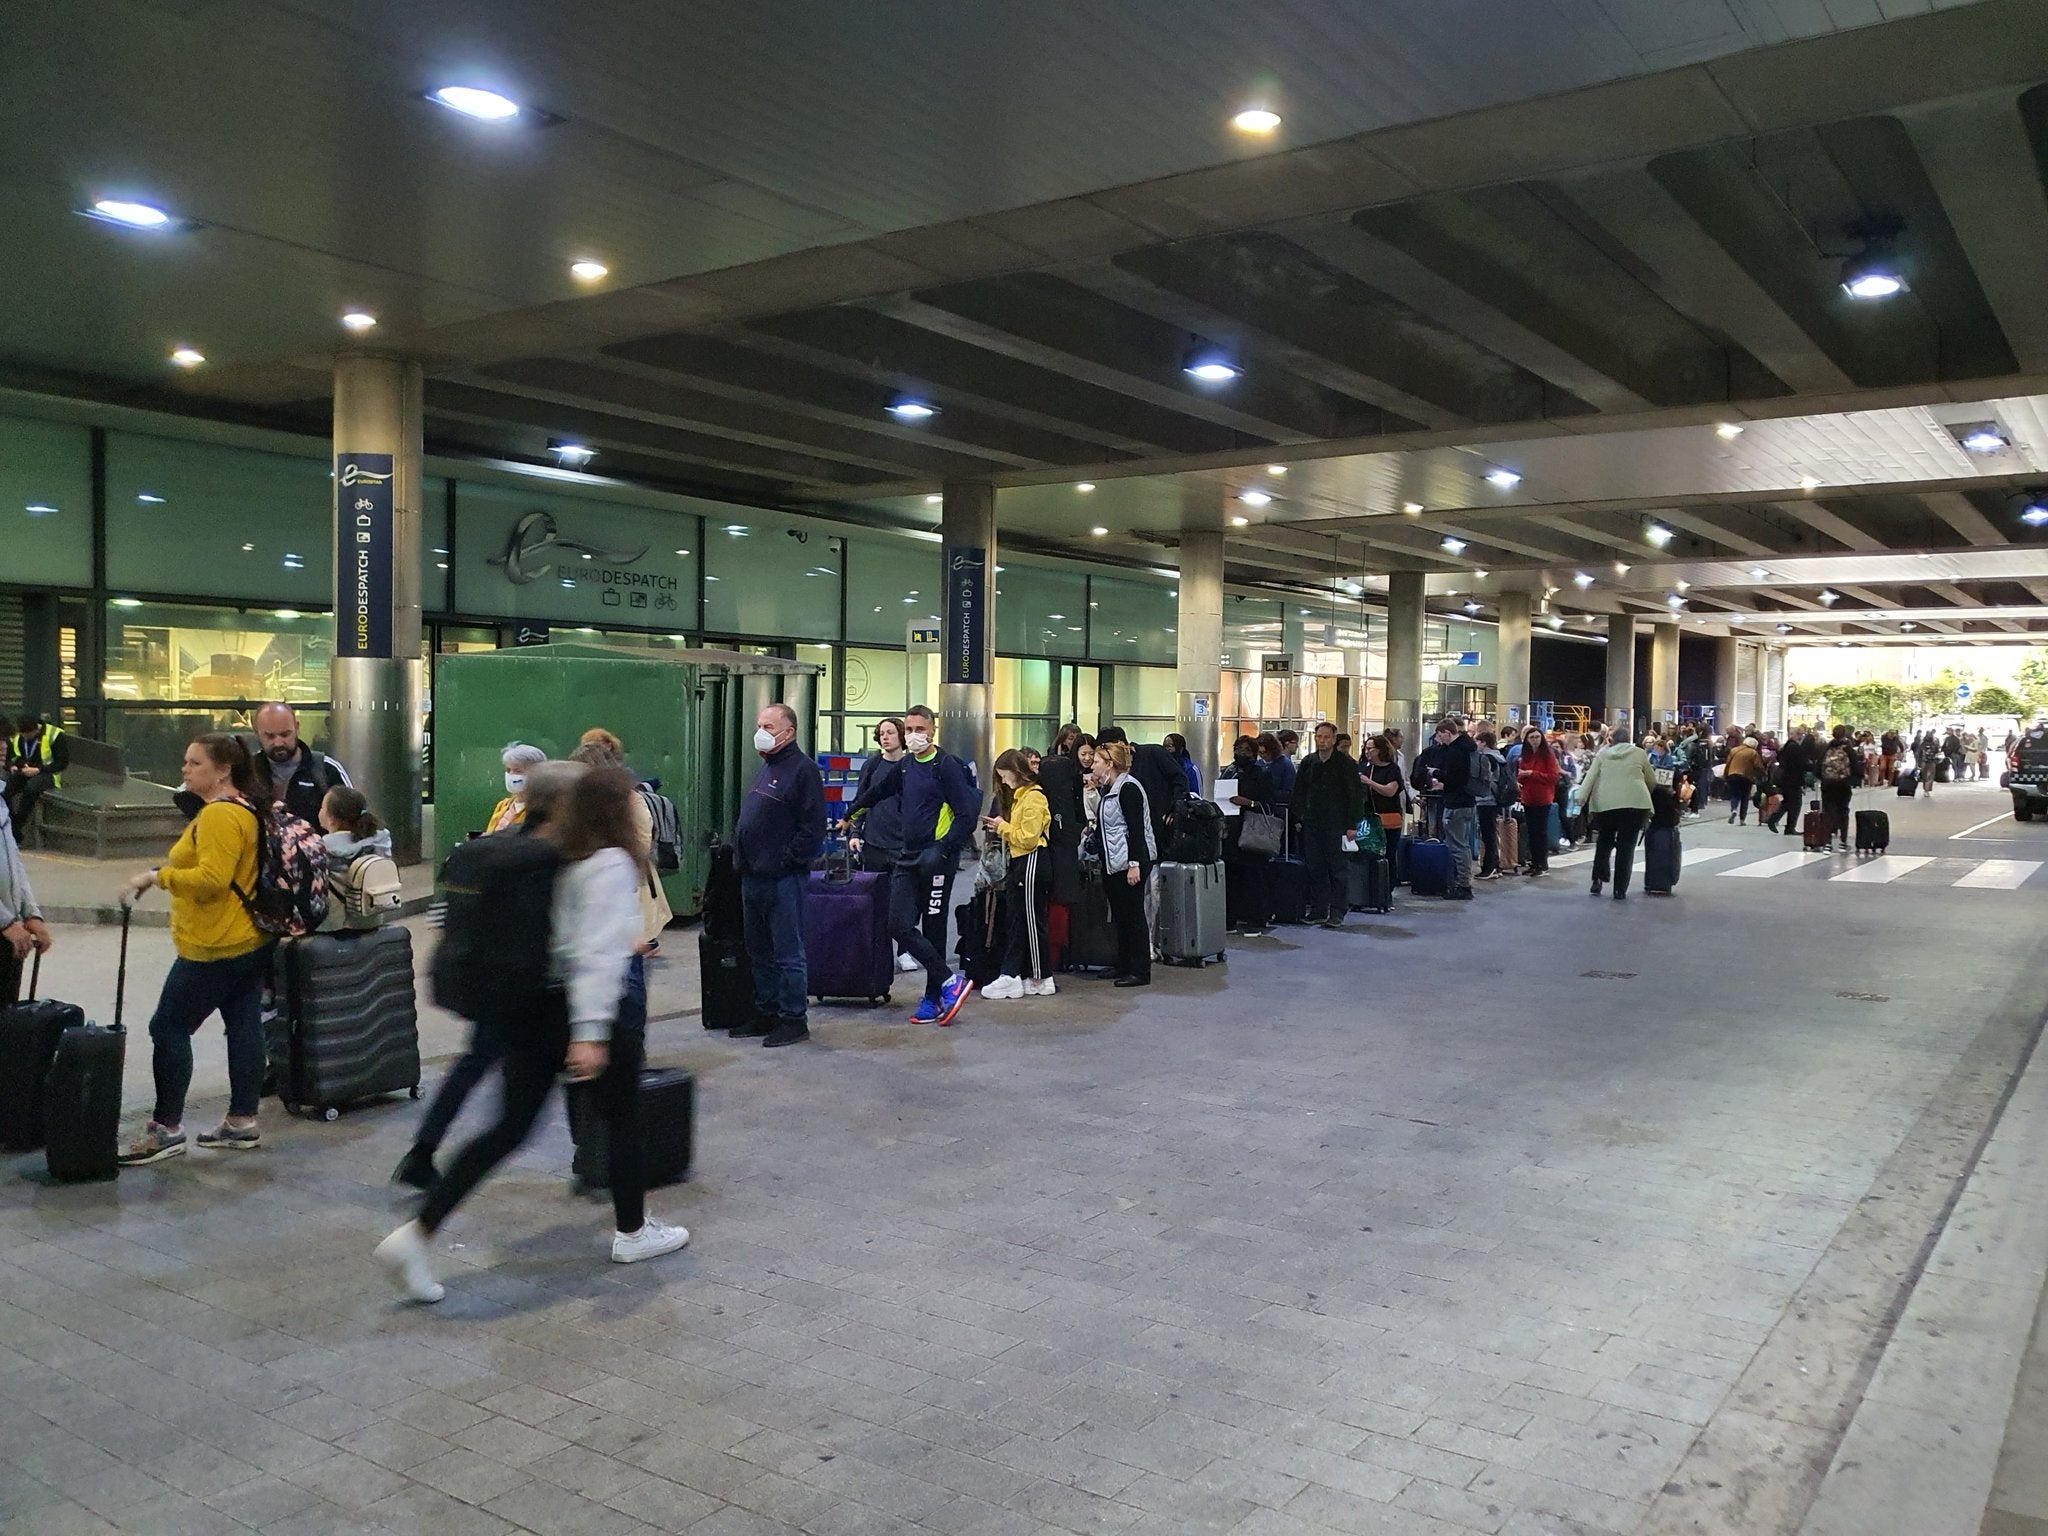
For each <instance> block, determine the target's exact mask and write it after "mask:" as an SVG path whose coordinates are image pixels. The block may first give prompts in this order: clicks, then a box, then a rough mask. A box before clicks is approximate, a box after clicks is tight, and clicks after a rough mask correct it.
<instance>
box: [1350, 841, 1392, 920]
mask: <svg viewBox="0 0 2048 1536" xmlns="http://www.w3.org/2000/svg"><path fill="white" fill-rule="evenodd" d="M1344 879H1345V884H1346V887H1347V896H1348V899H1349V904H1350V907H1351V910H1352V911H1354V912H1391V911H1393V910H1394V866H1393V865H1392V864H1391V863H1389V862H1388V860H1387V859H1386V857H1385V856H1384V855H1383V854H1377V853H1354V854H1352V855H1351V859H1350V862H1349V864H1348V865H1347V866H1346V867H1345V870H1344Z"/></svg>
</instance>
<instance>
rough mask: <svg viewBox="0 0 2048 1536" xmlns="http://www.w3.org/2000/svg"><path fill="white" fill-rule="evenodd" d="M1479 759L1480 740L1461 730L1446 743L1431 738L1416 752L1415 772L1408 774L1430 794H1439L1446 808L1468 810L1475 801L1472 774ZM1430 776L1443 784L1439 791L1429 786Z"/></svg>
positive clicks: (1414, 782) (1417, 785) (1413, 781)
mask: <svg viewBox="0 0 2048 1536" xmlns="http://www.w3.org/2000/svg"><path fill="white" fill-rule="evenodd" d="M1478 761H1479V743H1477V742H1476V741H1474V740H1473V739H1472V738H1471V737H1470V736H1468V735H1467V734H1466V733H1465V732H1463V731H1460V732H1459V733H1458V734H1457V735H1456V736H1454V737H1452V738H1451V740H1450V741H1449V742H1448V743H1439V742H1437V741H1434V740H1432V741H1431V742H1430V744H1429V745H1428V746H1426V747H1424V748H1423V749H1422V750H1421V751H1420V752H1418V753H1417V754H1416V755H1415V771H1414V773H1413V774H1412V775H1410V781H1411V782H1412V783H1413V784H1414V786H1415V787H1416V788H1417V789H1419V790H1423V791H1425V792H1427V793H1429V794H1441V795H1442V796H1443V801H1444V809H1445V810H1447V811H1468V810H1470V809H1471V808H1472V807H1473V806H1474V805H1476V804H1478V800H1477V798H1476V797H1475V795H1474V793H1473V790H1474V785H1473V782H1472V780H1473V775H1474V774H1475V772H1476V771H1477V764H1478ZM1431 778H1435V779H1436V780H1437V781H1438V782H1439V783H1440V784H1442V785H1443V788H1442V789H1441V790H1433V789H1431V788H1430V786H1429V781H1430V779H1431Z"/></svg>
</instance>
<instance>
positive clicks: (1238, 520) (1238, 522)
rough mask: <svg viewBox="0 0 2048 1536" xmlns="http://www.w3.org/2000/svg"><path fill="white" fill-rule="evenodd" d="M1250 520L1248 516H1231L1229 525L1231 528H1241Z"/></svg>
mask: <svg viewBox="0 0 2048 1536" xmlns="http://www.w3.org/2000/svg"><path fill="white" fill-rule="evenodd" d="M1250 522H1251V519H1250V518H1248V517H1233V518H1232V519H1231V520H1230V526H1231V527H1233V528H1243V527H1245V526H1246V525H1247V524H1249V523H1250Z"/></svg>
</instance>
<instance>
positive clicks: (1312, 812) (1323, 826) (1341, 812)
mask: <svg viewBox="0 0 2048 1536" xmlns="http://www.w3.org/2000/svg"><path fill="white" fill-rule="evenodd" d="M1294 813H1295V815H1296V816H1297V817H1298V818H1300V821H1301V824H1302V825H1303V826H1304V827H1308V828H1311V829H1313V830H1316V831H1321V832H1346V831H1349V830H1350V829H1351V828H1353V827H1355V826H1357V825H1358V820H1359V818H1360V817H1361V816H1363V815H1364V814H1365V786H1364V785H1362V784H1360V783H1359V781H1358V764H1357V763H1355V762H1353V761H1352V760H1351V758H1350V756H1349V755H1347V754H1346V753H1343V752H1332V753H1331V754H1330V757H1329V761H1328V762H1325V761H1324V760H1323V758H1322V755H1321V754H1320V753H1316V752H1311V753H1309V755H1308V756H1307V757H1305V758H1303V759H1302V760H1301V766H1300V767H1299V768H1298V769H1296V770H1295V775H1294Z"/></svg>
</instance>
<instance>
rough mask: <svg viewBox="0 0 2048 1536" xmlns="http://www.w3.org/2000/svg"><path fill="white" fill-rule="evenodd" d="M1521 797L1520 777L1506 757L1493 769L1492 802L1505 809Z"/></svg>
mask: <svg viewBox="0 0 2048 1536" xmlns="http://www.w3.org/2000/svg"><path fill="white" fill-rule="evenodd" d="M1521 798H1522V779H1521V775H1520V774H1519V773H1517V772H1516V770H1515V765H1514V764H1513V763H1511V762H1509V761H1508V760H1507V759H1506V758H1502V759H1501V761H1500V763H1499V764H1498V765H1497V766H1496V767H1495V768H1494V770H1493V803H1494V804H1495V805H1498V806H1500V807H1501V808H1502V809H1506V808H1507V807H1508V806H1511V805H1513V804H1515V803H1516V802H1517V801H1518V800H1520V799H1521Z"/></svg>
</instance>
